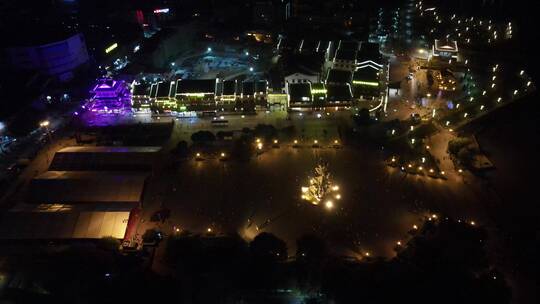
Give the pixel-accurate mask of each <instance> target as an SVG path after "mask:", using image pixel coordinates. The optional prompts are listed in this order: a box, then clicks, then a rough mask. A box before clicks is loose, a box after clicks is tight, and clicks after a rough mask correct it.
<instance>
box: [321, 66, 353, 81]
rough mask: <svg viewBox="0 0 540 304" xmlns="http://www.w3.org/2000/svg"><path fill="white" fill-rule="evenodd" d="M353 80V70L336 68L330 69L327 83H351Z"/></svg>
mask: <svg viewBox="0 0 540 304" xmlns="http://www.w3.org/2000/svg"><path fill="white" fill-rule="evenodd" d="M351 80H352V72H349V71H342V70H335V69H331V70H328V75H327V77H326V83H342V84H345V83H350V82H351Z"/></svg>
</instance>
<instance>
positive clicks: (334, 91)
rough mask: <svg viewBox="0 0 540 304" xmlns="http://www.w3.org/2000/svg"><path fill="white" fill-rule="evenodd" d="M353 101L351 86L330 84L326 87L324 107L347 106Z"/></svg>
mask: <svg viewBox="0 0 540 304" xmlns="http://www.w3.org/2000/svg"><path fill="white" fill-rule="evenodd" d="M352 101H353V94H352V90H351V85H350V84H348V83H346V84H330V85H326V105H327V106H332V107H334V106H348V105H351V104H352Z"/></svg>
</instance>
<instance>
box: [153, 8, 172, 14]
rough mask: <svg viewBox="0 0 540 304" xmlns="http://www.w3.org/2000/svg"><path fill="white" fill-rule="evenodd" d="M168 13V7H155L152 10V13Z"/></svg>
mask: <svg viewBox="0 0 540 304" xmlns="http://www.w3.org/2000/svg"><path fill="white" fill-rule="evenodd" d="M167 13H169V9H168V8H157V9H155V10H154V14H167Z"/></svg>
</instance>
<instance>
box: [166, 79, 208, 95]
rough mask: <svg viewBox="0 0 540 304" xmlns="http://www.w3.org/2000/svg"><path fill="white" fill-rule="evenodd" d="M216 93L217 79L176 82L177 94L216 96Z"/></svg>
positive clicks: (181, 80)
mask: <svg viewBox="0 0 540 304" xmlns="http://www.w3.org/2000/svg"><path fill="white" fill-rule="evenodd" d="M215 91H216V80H215V79H179V80H177V81H176V94H189V93H205V94H215Z"/></svg>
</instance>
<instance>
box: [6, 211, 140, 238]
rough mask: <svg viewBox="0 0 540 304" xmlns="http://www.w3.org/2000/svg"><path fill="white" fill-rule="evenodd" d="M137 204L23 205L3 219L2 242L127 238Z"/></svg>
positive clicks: (9, 212) (7, 213)
mask: <svg viewBox="0 0 540 304" xmlns="http://www.w3.org/2000/svg"><path fill="white" fill-rule="evenodd" d="M135 207H137V205H136V204H85V205H63V204H39V205H32V204H20V205H17V206H15V207H14V208H12V209H11V210H9V211H8V212H5V213H3V214H2V215H0V239H10V240H13V239H18V240H21V239H46V240H51V239H99V238H102V237H107V236H112V237H115V238H119V239H121V238H124V235H125V233H126V228H127V225H128V220H129V216H130V212H131V210H133V208H135Z"/></svg>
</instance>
